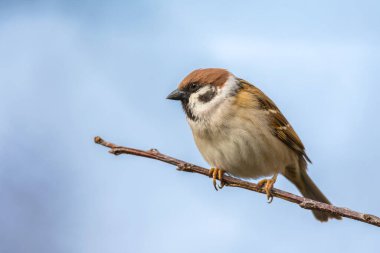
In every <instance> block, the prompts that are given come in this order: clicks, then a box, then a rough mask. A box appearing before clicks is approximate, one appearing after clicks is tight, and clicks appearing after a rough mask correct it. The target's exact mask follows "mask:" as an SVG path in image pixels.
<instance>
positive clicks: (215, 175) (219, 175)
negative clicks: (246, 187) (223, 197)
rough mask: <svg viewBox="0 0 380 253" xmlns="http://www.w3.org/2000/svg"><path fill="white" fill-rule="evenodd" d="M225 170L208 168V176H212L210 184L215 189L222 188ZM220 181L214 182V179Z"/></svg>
mask: <svg viewBox="0 0 380 253" xmlns="http://www.w3.org/2000/svg"><path fill="white" fill-rule="evenodd" d="M224 173H225V171H224V170H221V169H218V168H211V169H210V177H212V184H213V185H214V188H215V190H218V188H219V189H222V188H223V187H224V186H225V183H224V181H223V175H224ZM217 179H218V180H219V181H220V184H219V185H217V184H216V180H217Z"/></svg>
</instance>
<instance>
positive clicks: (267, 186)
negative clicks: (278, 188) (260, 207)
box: [257, 174, 277, 203]
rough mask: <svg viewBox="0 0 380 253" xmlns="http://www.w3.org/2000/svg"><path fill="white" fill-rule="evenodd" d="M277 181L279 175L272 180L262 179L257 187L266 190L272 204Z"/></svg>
mask: <svg viewBox="0 0 380 253" xmlns="http://www.w3.org/2000/svg"><path fill="white" fill-rule="evenodd" d="M276 180H277V174H275V175H274V176H273V177H272V178H271V179H266V178H264V179H261V180H260V181H259V182H258V183H257V186H258V187H259V188H264V191H265V193H266V195H267V199H268V203H272V201H273V195H272V189H273V185H274V183H276Z"/></svg>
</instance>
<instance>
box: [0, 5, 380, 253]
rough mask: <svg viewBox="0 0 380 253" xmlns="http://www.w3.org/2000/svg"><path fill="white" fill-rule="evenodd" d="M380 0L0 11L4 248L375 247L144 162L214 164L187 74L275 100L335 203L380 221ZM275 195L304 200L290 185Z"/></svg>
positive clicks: (351, 230)
mask: <svg viewBox="0 0 380 253" xmlns="http://www.w3.org/2000/svg"><path fill="white" fill-rule="evenodd" d="M379 8H380V5H379V3H378V2H377V1H360V2H359V1H309V2H305V1H286V2H285V1H278V2H270V3H269V2H264V1H234V2H232V1H207V2H206V3H205V2H202V1H199V2H192V1H139V2H131V1H107V2H100V1H33V3H30V2H29V1H3V2H1V3H0V38H1V39H0V88H1V89H0V91H1V92H0V122H1V123H2V124H0V138H1V140H2V141H1V142H0V161H1V166H0V201H1V203H2V205H1V206H2V207H1V208H0V251H1V252H92V253H93V252H111V253H113V252H115V253H117V252H153V251H154V252H183V253H185V252H205V251H207V252H218V253H222V252H252V251H257V252H259V251H264V250H265V252H268V253H270V252H279V251H282V252H304V251H305V249H307V251H308V252H323V251H329V252H331V251H338V250H339V251H344V252H359V251H365V252H377V251H378V240H379V236H380V231H379V229H378V228H376V227H372V226H369V225H367V224H362V223H359V222H356V221H351V220H347V219H345V220H343V221H331V222H329V223H324V224H321V223H319V222H317V221H315V220H314V218H313V216H312V215H311V213H309V212H307V211H305V210H302V209H300V208H298V207H297V206H295V205H293V204H290V203H287V202H284V201H282V200H279V199H275V200H274V202H273V203H272V204H271V205H268V204H267V203H266V199H265V196H264V195H258V194H255V193H251V192H247V191H244V190H239V189H229V188H226V189H223V190H222V191H220V192H215V191H214V190H213V187H212V184H211V181H210V179H207V178H205V177H202V176H197V175H193V174H187V173H180V172H177V171H176V170H175V168H174V167H172V166H170V165H166V164H163V163H160V162H157V161H150V160H147V159H142V158H138V157H125V156H124V157H122V156H120V157H113V156H111V155H109V154H108V153H107V152H106V151H107V150H106V149H104V148H102V147H100V146H97V145H95V144H93V137H94V136H96V135H100V136H102V137H103V138H105V139H106V140H109V141H113V142H115V143H118V144H123V145H128V146H131V147H136V148H141V149H149V148H152V147H155V148H157V149H159V150H160V151H161V152H163V153H167V154H170V155H172V156H175V157H178V158H180V159H183V160H186V161H189V162H193V163H195V164H199V165H202V166H205V167H207V164H206V163H205V161H203V159H202V158H201V156H200V154H199V152H198V150H197V149H196V147H195V145H194V143H193V140H192V136H191V132H190V129H189V127H188V126H187V123H186V121H185V116H184V114H183V112H182V110H181V108H180V106H179V104H176V103H173V102H172V101H167V100H165V97H166V95H167V94H168V93H169V92H170V91H171V90H173V89H174V88H175V87H176V85H177V84H178V83H179V82H180V80H181V79H182V78H183V77H184V76H185V75H186V74H187V73H188V72H190V71H191V70H193V69H196V68H202V67H223V68H227V69H229V70H231V71H232V72H233V73H234V74H235V75H237V76H239V77H242V78H245V79H246V80H249V81H251V82H252V83H254V84H256V85H257V86H258V87H260V88H261V89H262V90H263V91H264V92H265V93H267V94H268V95H269V96H270V97H271V98H272V99H273V100H274V101H276V103H277V105H278V106H279V107H280V108H281V110H282V111H283V113H284V114H285V115H286V117H287V118H288V119H289V121H290V122H291V123H292V125H293V126H294V128H295V129H296V130H297V132H298V133H299V135H300V136H301V138H302V140H303V142H304V144H305V146H306V147H307V151H308V154H309V156H310V157H311V159H312V160H313V165H312V166H310V169H309V172H310V175H311V177H312V178H313V179H314V180H315V181H316V183H317V184H318V185H319V186H320V188H321V189H322V190H323V191H324V192H325V194H326V195H327V196H328V197H329V198H330V199H331V201H332V202H333V203H335V204H336V205H339V206H345V207H350V208H352V209H355V210H358V211H363V212H369V213H372V214H377V215H380V204H379V201H377V199H378V191H379V190H378V187H377V183H378V182H377V181H378V180H377V179H378V178H379V177H380V170H379V168H378V158H379V154H380V151H379V147H378V143H379V142H380V134H379V131H378V129H379V127H380V118H379V117H378V116H377V115H378V114H379V108H380V101H379V99H378V94H379V92H380V88H379V87H380V86H379V85H378V80H379V79H380V72H379V71H378V68H379V67H378V66H379V64H380V48H379V45H380V44H379V42H380V34H379V30H378V27H379V25H380V18H379V15H378V10H379ZM276 186H277V187H278V188H281V189H284V190H288V191H291V192H295V193H297V191H296V189H295V187H293V186H292V185H291V184H290V183H289V182H287V181H286V180H285V179H284V178H282V177H281V178H280V179H279V181H278V183H277V185H276Z"/></svg>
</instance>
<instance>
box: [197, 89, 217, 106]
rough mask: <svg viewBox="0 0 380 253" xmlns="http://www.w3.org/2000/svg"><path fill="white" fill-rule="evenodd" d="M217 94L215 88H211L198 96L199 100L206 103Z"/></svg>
mask: <svg viewBox="0 0 380 253" xmlns="http://www.w3.org/2000/svg"><path fill="white" fill-rule="evenodd" d="M215 95H216V90H214V89H211V90H209V91H207V92H206V93H205V94H202V95H200V96H199V97H198V100H199V101H200V102H203V103H206V102H209V101H210V100H211V99H213V98H214V97H215Z"/></svg>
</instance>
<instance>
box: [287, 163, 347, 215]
mask: <svg viewBox="0 0 380 253" xmlns="http://www.w3.org/2000/svg"><path fill="white" fill-rule="evenodd" d="M297 174H298V173H294V170H291V169H287V171H286V173H284V176H285V177H286V178H287V179H288V180H289V181H291V182H292V183H293V184H295V186H296V187H297V188H298V190H299V191H300V192H301V194H302V195H303V196H304V197H305V198H309V199H312V200H316V201H319V202H323V203H326V204H331V202H330V201H329V200H328V199H327V198H326V196H325V195H324V194H323V193H322V192H321V190H319V188H318V187H317V186H316V185H315V183H314V182H313V180H311V178H310V177H309V175H308V174H307V172H306V169H305V168H301V172H300V173H299V174H298V175H297ZM312 212H313V214H314V216H315V218H317V220H319V221H322V222H325V221H328V219H329V218H330V219H331V218H334V219H338V220H340V219H342V217H340V216H338V215H334V214H330V213H326V212H320V211H315V210H312Z"/></svg>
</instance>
